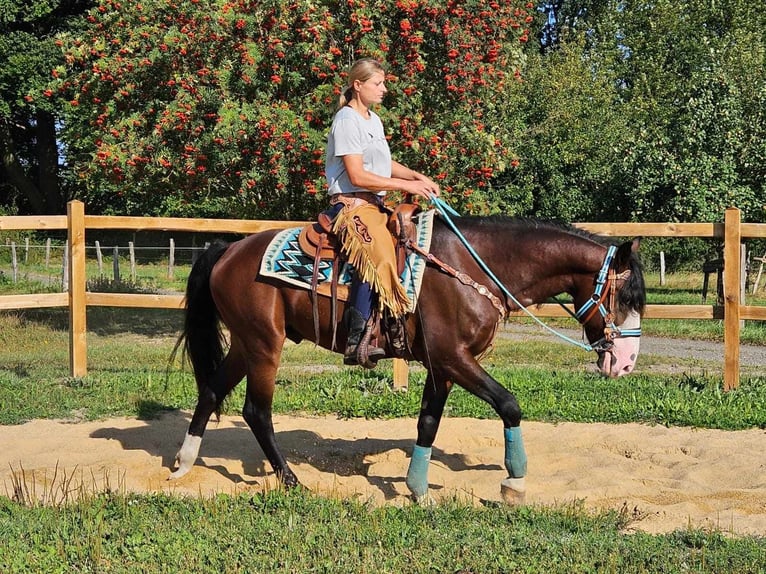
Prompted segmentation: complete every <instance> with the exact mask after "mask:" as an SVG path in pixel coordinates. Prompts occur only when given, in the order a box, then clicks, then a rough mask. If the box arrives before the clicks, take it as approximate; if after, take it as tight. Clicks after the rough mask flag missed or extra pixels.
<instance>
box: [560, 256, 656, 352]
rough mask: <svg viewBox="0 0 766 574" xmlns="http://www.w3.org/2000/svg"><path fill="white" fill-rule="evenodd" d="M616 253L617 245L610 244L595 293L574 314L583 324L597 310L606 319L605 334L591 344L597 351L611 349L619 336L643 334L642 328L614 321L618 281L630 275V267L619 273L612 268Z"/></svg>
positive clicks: (597, 279) (597, 278) (599, 273)
mask: <svg viewBox="0 0 766 574" xmlns="http://www.w3.org/2000/svg"><path fill="white" fill-rule="evenodd" d="M615 253H617V247H615V246H614V245H610V246H609V249H607V252H606V256H605V257H604V263H603V264H602V265H601V270H600V271H599V272H598V276H597V277H596V288H595V289H594V291H593V295H591V296H590V298H589V299H588V300H587V301H586V302H585V303H583V305H582V307H580V309H579V310H578V311H577V312H576V313H575V314H574V317H575V319H577V320H578V321H579V322H580V324H581V325H583V326H585V324H586V323H588V321H590V320H591V318H593V315H595V314H596V311H598V312H599V313H600V314H601V317H602V318H603V319H604V336H603V337H601V339H599V340H598V341H596V342H595V343H592V344H591V347H592V349H593V350H594V351H596V352H604V351H608V350H609V349H611V348H612V346H614V340H615V339H617V338H618V337H640V336H641V329H640V328H639V329H620V328H619V327H618V326H617V325H615V323H614V319H615V315H614V311H613V309H614V305H615V300H616V298H617V281H619V280H620V279H628V277H630V269H626V270H625V271H623V272H622V273H617V272H616V271H615V270H614V269H613V268H612V262H613V261H614V254H615ZM607 296H608V297H609V308H607V307H606V306H605V305H604V301H605V300H606V298H607Z"/></svg>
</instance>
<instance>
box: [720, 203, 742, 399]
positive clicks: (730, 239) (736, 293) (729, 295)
mask: <svg viewBox="0 0 766 574" xmlns="http://www.w3.org/2000/svg"><path fill="white" fill-rule="evenodd" d="M740 223H741V213H740V211H739V209H737V208H736V207H730V208H728V209H727V210H726V214H725V218H724V224H725V225H724V242H723V322H724V325H723V344H724V352H723V368H724V371H723V388H724V390H725V391H728V390H730V389H735V388H737V387H738V386H739V330H740V322H739V315H740V310H739V300H740V289H741V283H740V278H741V277H742V272H741V269H740V267H741V260H740V247H739V246H740V243H741V242H742V229H741V228H740Z"/></svg>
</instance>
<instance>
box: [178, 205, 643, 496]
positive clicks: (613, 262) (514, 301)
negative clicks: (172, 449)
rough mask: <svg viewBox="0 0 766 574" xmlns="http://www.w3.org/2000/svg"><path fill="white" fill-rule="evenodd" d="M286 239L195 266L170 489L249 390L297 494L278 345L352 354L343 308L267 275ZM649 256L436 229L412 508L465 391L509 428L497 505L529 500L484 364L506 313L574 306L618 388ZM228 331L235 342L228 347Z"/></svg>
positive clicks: (548, 237) (413, 356)
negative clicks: (282, 440)
mask: <svg viewBox="0 0 766 574" xmlns="http://www.w3.org/2000/svg"><path fill="white" fill-rule="evenodd" d="M456 229H457V230H458V232H456V231H455V230H456ZM278 231H279V230H268V231H263V232H260V233H257V234H254V235H250V236H248V237H246V238H244V239H241V240H239V241H236V242H233V243H230V244H227V243H223V242H215V243H213V244H212V245H211V246H210V247H209V248H208V249H207V250H206V251H205V252H204V253H203V254H202V255H200V257H199V258H198V259H197V261H196V262H195V264H194V265H193V267H192V270H191V273H190V275H189V278H188V283H187V289H186V310H185V319H184V328H183V332H182V334H181V336H180V338H179V345H182V348H183V349H184V352H185V354H186V357H187V359H188V360H189V362H190V363H191V365H192V368H193V372H194V376H195V379H196V384H197V390H198V400H197V404H196V407H195V409H194V413H193V415H192V418H191V421H190V424H189V427H188V430H187V432H186V435H185V437H184V441H183V444H182V446H181V448H180V450H179V451H178V454H177V456H176V459H175V463H174V468H175V470H174V472H172V474H171V475H170V477H169V478H170V479H177V478H180V477H181V476H183V475H185V474H186V473H187V472H189V470H190V469H191V468H192V466H193V464H194V462H195V461H196V459H197V457H198V455H199V449H200V445H201V441H202V436H203V434H204V432H205V428H206V425H207V423H208V420H209V419H210V417H211V416H212V415H213V413H217V412H219V409H220V406H221V404H222V402H223V400H224V398H225V397H226V396H227V395H228V394H229V393H230V392H231V391H232V389H234V387H235V386H236V385H237V384H239V382H240V381H241V380H242V379H243V378H246V380H247V388H246V396H245V402H244V407H243V410H242V415H243V418H244V420H245V421H246V422H247V424H248V426H249V427H250V429H251V431H252V432H253V434H254V435H255V438H256V439H257V442H258V444H259V445H260V447H261V449H262V450H263V453H264V455H265V456H266V458H267V459H268V461H269V463H270V465H271V467H272V469H273V471H274V472H275V474H276V476H277V477H278V479H279V480H280V482H281V484H283V485H284V486H285V487H295V486H299V484H300V483H299V480H298V478H297V476H296V475H295V474H294V472H293V471H292V469H291V468H290V466H289V464H288V462H287V460H286V459H285V457H284V456H283V454H282V452H281V451H280V448H279V446H278V444H277V440H276V437H275V434H274V428H273V423H272V399H273V395H274V390H275V378H276V374H277V369H278V367H279V362H280V355H281V350H282V346H283V344H284V343H285V341H286V339H291V340H292V341H295V342H300V341H302V340H308V341H313V342H314V343H315V344H317V345H320V346H321V347H324V348H326V349H332V350H336V351H338V349H340V350H342V349H343V348H344V345H345V337H346V330H345V327H344V326H343V325H338V323H339V321H340V318H341V317H342V313H343V304H342V302H339V303H338V304H337V305H336V304H334V303H332V302H331V301H330V299H329V298H328V297H315V296H313V295H312V294H311V293H310V291H308V290H306V289H301V288H299V287H296V286H294V285H289V284H286V283H284V282H280V281H279V280H276V279H273V278H266V277H262V276H260V275H259V273H258V270H259V264H260V262H261V259H262V258H263V256H264V252H265V250H266V249H267V247H268V246H269V244H270V242H271V241H272V239H273V238H274V236H275V234H276V233H277V232H278ZM639 243H640V240H639V239H633V240H632V241H626V242H624V243H622V244H620V245H619V246H616V245H611V246H607V245H605V244H604V242H603V239H601V238H599V237H597V236H595V235H593V234H590V233H588V232H585V231H583V230H579V229H576V228H574V227H572V226H569V225H566V224H561V223H554V222H548V221H542V220H535V219H516V218H509V217H505V216H488V217H478V216H476V217H474V216H471V217H461V218H458V219H457V223H456V224H453V227H451V226H450V225H448V224H447V223H445V221H444V219H443V218H442V217H436V218H434V222H433V233H432V239H431V244H430V252H429V253H428V254H427V256H428V264H427V265H426V268H425V271H424V273H423V278H422V284H421V290H420V295H419V298H418V299H417V302H416V306H415V307H414V310H413V312H412V313H411V314H409V315H408V316H407V318H406V324H405V325H406V334H407V342H408V343H409V344H408V350H407V352H408V356H407V357H405V358H407V359H409V360H415V361H418V362H420V363H421V364H422V365H423V366H424V367H425V369H426V371H427V376H426V382H425V385H424V387H423V395H422V402H421V407H420V412H419V416H418V421H417V439H416V441H415V444H414V446H413V450H412V456H411V459H410V464H409V468H408V471H407V476H406V480H405V483H406V485H407V487H408V488H409V490H410V491H411V493H412V497H413V498H414V499H415V500H422V499H424V498H425V497H426V496H427V494H428V464H429V460H430V457H431V447H432V445H433V443H434V440H435V438H436V434H437V431H438V428H439V422H440V420H441V418H442V413H443V411H444V407H445V404H446V401H447V398H448V396H449V393H450V390H451V389H452V387H453V386H454V385H459V386H461V387H463V388H464V389H466V390H467V391H469V392H470V393H472V394H473V395H475V396H477V397H479V398H480V399H482V400H484V401H486V402H487V403H489V404H490V405H491V407H492V408H493V409H494V411H495V412H496V413H497V415H498V416H499V418H500V419H501V420H502V423H503V433H504V440H505V458H504V463H505V468H506V470H507V471H508V478H506V479H505V480H503V481H502V483H501V493H502V494H503V498H504V499H506V500H507V501H509V502H513V501H514V500H516V501H519V500H521V501H523V496H524V490H525V484H524V480H525V475H526V467H527V457H526V451H525V449H524V444H523V439H522V434H521V426H520V424H521V419H522V411H521V409H520V407H519V404H518V401H517V400H516V397H515V396H514V395H513V394H512V393H511V392H509V391H508V390H507V389H505V388H504V387H503V386H502V385H501V384H500V383H498V382H497V381H496V380H495V379H494V378H492V376H491V375H490V374H489V373H488V372H487V371H486V370H484V369H483V368H482V366H481V365H480V364H479V360H478V358H480V357H481V355H482V354H483V353H484V352H485V351H487V350H488V348H489V347H490V345H491V344H492V341H493V338H494V337H495V335H496V332H497V329H498V325H499V324H500V323H501V322H502V320H503V319H504V318H505V317H506V316H507V313H509V312H511V311H516V310H518V309H519V308H520V306H523V307H530V306H535V305H538V304H541V303H544V302H546V301H548V300H550V298H552V297H555V296H557V295H559V294H564V293H566V294H568V295H569V296H570V297H571V299H572V302H573V304H574V307H575V309H578V312H577V313H576V317H577V318H578V319H579V321H580V322H581V324H582V328H583V331H584V335H585V337H586V338H587V340H588V341H589V342H590V346H588V348H589V349H592V350H594V351H596V353H597V361H596V364H597V365H598V370H599V371H600V372H601V373H602V374H603V375H605V376H608V377H618V376H623V375H626V374H628V373H630V372H631V371H632V370H633V368H634V366H635V363H636V359H637V356H638V351H639V340H640V321H641V316H642V314H643V311H644V307H645V304H646V287H645V284H644V278H643V274H642V268H641V263H640V261H639V258H638V253H637V252H638V248H639ZM424 256H425V255H424ZM445 263H446V264H445ZM446 270H452V271H453V273H449V272H447V271H446ZM455 270H458V271H459V273H457V276H458V278H459V279H460V280H458V279H456V278H455V275H456V274H455V273H454V271H455ZM487 270H489V273H488V272H487ZM466 277H467V278H468V280H466ZM314 304H315V305H317V306H318V316H319V324H318V328H317V326H316V325H315V324H314V323H315V319H314V318H315V317H316V314H315V312H314V308H313V307H312V305H314ZM331 311H334V312H335V316H331ZM222 325H225V327H226V328H227V329H228V331H229V336H230V342H229V343H228V344H227V343H226V342H225V340H224V338H223V336H222V331H221V329H222ZM336 329H337V330H336ZM317 334H318V336H317ZM336 337H337V341H336V340H335V338H336Z"/></svg>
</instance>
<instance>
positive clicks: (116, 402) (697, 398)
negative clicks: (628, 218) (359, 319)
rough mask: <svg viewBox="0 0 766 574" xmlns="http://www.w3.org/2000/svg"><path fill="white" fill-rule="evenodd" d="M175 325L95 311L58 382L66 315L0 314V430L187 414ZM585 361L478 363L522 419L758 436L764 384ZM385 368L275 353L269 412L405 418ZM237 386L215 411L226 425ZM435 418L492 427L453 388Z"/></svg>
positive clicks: (173, 319)
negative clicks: (81, 361)
mask: <svg viewBox="0 0 766 574" xmlns="http://www.w3.org/2000/svg"><path fill="white" fill-rule="evenodd" d="M181 321H182V315H181V313H180V312H179V311H170V310H143V311H141V310H127V309H101V308H95V309H91V310H89V312H88V324H89V326H90V330H89V333H88V363H89V364H88V368H89V374H88V376H86V377H83V378H71V377H69V376H68V335H67V331H66V326H67V323H66V314H65V313H64V312H63V311H61V310H54V311H46V312H34V313H32V312H25V313H21V314H19V313H4V314H0V424H17V423H20V422H23V421H25V420H30V419H35V418H64V419H98V418H104V417H109V416H133V417H152V416H155V415H156V414H157V413H159V412H161V411H163V410H172V409H191V408H193V407H194V404H195V401H196V387H195V385H194V382H193V378H192V376H191V373H190V371H189V369H188V368H187V369H183V368H181V365H180V364H178V363H176V364H173V365H171V364H170V363H169V356H170V354H171V351H172V349H173V346H174V345H175V341H176V336H177V333H178V331H179V330H180V327H181ZM592 361H593V357H592V356H591V355H590V354H588V353H585V352H584V351H581V350H579V349H576V348H574V347H571V346H569V345H567V344H564V343H560V342H556V341H555V340H551V341H547V340H545V341H526V342H523V341H516V340H509V339H505V338H502V337H500V338H498V339H497V341H496V347H495V349H494V351H493V353H492V354H491V355H490V356H489V357H488V358H487V359H486V360H485V361H484V362H483V364H484V366H485V367H486V368H487V369H488V370H489V372H490V373H491V374H492V375H493V376H494V377H495V378H496V379H497V380H498V381H500V382H501V383H502V384H503V385H505V386H506V387H507V388H509V389H510V390H511V391H512V392H513V393H514V394H515V395H516V396H517V398H518V400H519V403H520V404H521V406H522V409H523V411H524V417H525V419H526V420H540V421H567V420H569V421H581V422H596V421H604V422H612V423H618V422H630V421H640V422H646V423H652V424H666V425H687V426H697V427H710V428H723V429H743V428H752V427H761V428H764V427H766V379H765V378H764V377H763V376H746V377H743V378H742V379H741V381H740V387H739V388H738V389H736V390H734V391H730V392H723V391H722V390H721V389H722V380H721V376H720V370H719V371H718V372H717V374H712V373H714V372H715V371H714V370H713V369H712V368H711V369H710V370H707V369H708V366H707V365H706V364H705V363H702V364H700V363H699V361H697V360H695V359H693V358H682V359H674V367H673V372H668V371H667V370H666V369H664V368H663V364H664V362H665V361H666V358H664V357H653V356H652V355H642V356H641V357H640V359H639V361H640V362H639V368H638V370H637V372H636V373H634V374H633V375H632V376H630V377H627V378H621V379H605V378H603V377H601V376H599V375H597V374H595V373H592V372H589V371H588V369H586V367H585V365H586V363H587V362H592ZM391 379H392V372H391V363H390V362H389V361H386V362H384V363H382V364H381V366H380V367H379V368H378V369H376V370H374V371H363V370H361V369H356V368H347V367H343V366H342V365H341V361H340V357H339V356H338V355H335V354H332V353H329V352H327V351H324V350H322V349H319V348H316V347H314V346H313V345H311V344H308V343H303V344H301V345H294V344H287V345H286V347H285V351H284V353H283V360H282V364H281V367H280V370H279V373H278V377H277V385H278V388H277V392H276V394H275V402H274V409H275V411H276V412H281V413H289V412H304V413H314V414H335V415H338V416H340V417H347V418H353V417H367V418H381V417H414V416H417V413H418V409H419V405H420V396H421V392H422V386H423V384H424V379H425V372H424V369H423V368H422V367H420V366H419V365H417V364H413V365H411V369H410V377H409V379H410V384H409V388H408V390H407V391H406V392H399V391H394V390H392V389H391V384H390V382H391ZM243 393H244V385H240V387H238V388H237V389H236V390H235V392H234V393H233V394H232V396H231V397H230V399H229V400H228V401H227V402H226V404H225V405H224V412H225V413H228V414H238V413H239V412H240V411H241V408H242V404H243V402H244V394H243ZM446 415H447V416H468V417H477V418H494V417H495V416H496V415H495V413H494V412H493V411H492V410H491V409H490V408H489V407H488V405H487V404H486V403H484V402H482V401H480V400H478V399H476V398H475V397H473V396H472V395H470V394H469V393H467V392H465V391H463V390H462V389H459V388H457V389H455V390H454V391H453V393H452V396H451V397H450V401H449V402H448V404H447V410H446Z"/></svg>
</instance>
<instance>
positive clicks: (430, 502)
mask: <svg viewBox="0 0 766 574" xmlns="http://www.w3.org/2000/svg"><path fill="white" fill-rule="evenodd" d="M410 498H411V499H412V502H414V503H415V504H417V505H418V506H435V505H436V500H434V497H433V496H431V495H430V494H428V493H427V492H426V493H425V494H421V495H420V496H415V495H414V494H413V495H411V496H410Z"/></svg>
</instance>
